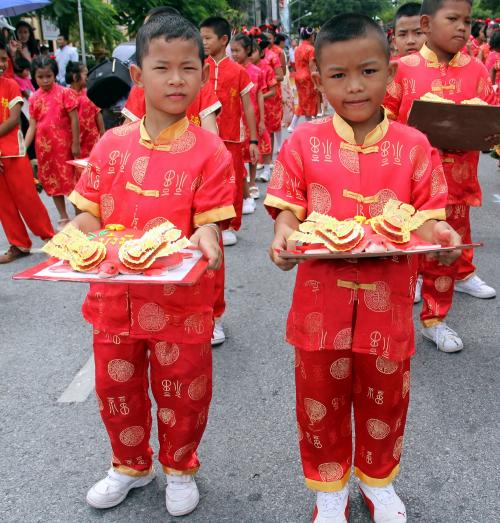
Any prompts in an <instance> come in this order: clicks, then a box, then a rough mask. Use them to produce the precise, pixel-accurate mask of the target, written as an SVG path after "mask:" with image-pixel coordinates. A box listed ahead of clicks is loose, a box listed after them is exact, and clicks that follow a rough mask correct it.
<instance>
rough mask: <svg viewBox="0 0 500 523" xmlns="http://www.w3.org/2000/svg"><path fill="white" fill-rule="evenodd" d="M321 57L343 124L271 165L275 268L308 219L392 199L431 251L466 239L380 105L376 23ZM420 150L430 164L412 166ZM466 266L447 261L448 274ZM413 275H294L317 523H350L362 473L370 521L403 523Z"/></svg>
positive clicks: (357, 271)
mask: <svg viewBox="0 0 500 523" xmlns="http://www.w3.org/2000/svg"><path fill="white" fill-rule="evenodd" d="M315 47H316V49H315V54H316V60H317V66H318V71H317V72H316V73H315V74H314V77H313V78H314V82H315V84H316V86H317V88H318V89H319V91H321V92H324V93H325V94H326V96H327V98H328V101H329V102H330V104H331V105H332V106H333V108H334V109H335V115H334V116H333V118H331V117H330V118H323V119H319V120H316V121H315V122H313V123H305V124H303V125H301V126H300V127H299V128H298V129H297V130H296V131H295V132H294V133H293V134H292V136H291V137H290V138H289V139H288V141H287V142H286V143H285V144H284V146H283V147H282V150H281V152H280V155H279V157H278V159H277V160H276V162H275V167H274V172H273V176H272V178H271V181H270V183H269V186H268V192H267V197H266V200H265V202H264V203H265V205H266V206H267V208H268V210H269V212H270V213H271V215H272V216H273V217H274V218H275V220H276V221H275V225H274V230H275V237H274V241H273V243H272V246H271V249H270V255H271V258H272V260H273V261H274V263H275V264H276V265H277V266H278V267H279V268H281V269H283V270H290V269H292V268H293V267H294V263H290V262H289V261H287V260H284V259H283V258H281V257H279V255H278V254H277V251H280V250H281V249H285V248H286V245H287V238H288V237H289V236H290V234H291V233H292V232H293V231H295V230H296V229H297V228H298V226H299V224H300V222H301V221H303V220H304V219H305V218H306V217H307V216H308V215H309V214H310V213H312V212H314V211H316V212H319V213H323V214H328V215H330V216H333V217H335V218H337V219H338V220H345V219H352V218H353V217H354V216H365V217H366V218H372V217H374V216H378V215H380V214H381V213H382V210H383V207H384V204H385V203H386V202H387V200H388V199H390V198H394V199H398V200H400V201H401V202H404V203H406V204H411V205H412V206H413V207H414V208H415V209H416V210H417V212H419V213H421V216H422V217H423V218H424V219H426V221H425V223H424V224H423V225H422V226H421V227H420V228H419V229H418V230H417V234H418V235H419V236H420V237H421V238H422V239H424V240H425V241H426V242H429V243H439V244H442V245H450V246H454V245H458V244H459V243H460V237H459V236H458V234H457V233H456V232H455V231H454V230H453V229H452V228H451V227H450V226H449V225H448V224H447V223H446V222H444V221H439V220H443V219H444V218H445V210H444V206H445V204H446V183H445V181H444V175H443V171H442V166H441V163H440V161H439V155H438V154H437V152H436V151H435V149H433V148H432V147H431V145H430V144H429V142H428V140H427V138H426V137H425V136H424V135H423V134H422V133H420V132H419V131H417V130H416V129H413V128H411V127H408V126H406V125H401V124H398V123H396V122H389V120H388V119H387V116H386V115H385V113H384V110H383V108H382V107H381V104H382V102H383V100H384V95H385V91H386V88H387V84H388V83H389V82H390V81H391V80H392V78H393V76H394V73H395V69H396V65H395V64H394V63H390V61H389V60H390V50H389V45H388V42H387V38H386V36H385V34H384V33H383V31H382V30H381V28H380V26H379V25H378V24H377V23H376V22H374V21H373V20H372V19H371V18H369V17H367V16H363V15H358V14H346V15H340V16H337V17H335V18H332V19H331V20H330V21H328V22H327V23H326V24H325V25H324V26H323V27H322V28H321V30H320V32H319V34H318V38H317V40H316V46H315ZM391 143H392V144H398V149H397V152H396V148H395V147H394V148H393V150H392V152H391V153H390V154H389V156H388V157H387V156H386V155H385V152H386V149H385V148H384V144H391ZM414 148H417V149H418V150H419V151H421V155H422V161H423V163H422V164H416V165H415V164H414V163H413V161H412V156H413V155H412V154H411V151H412V149H414ZM332 173H334V174H333V175H332ZM285 181H286V183H285ZM458 255H459V253H458V252H457V251H453V253H452V254H451V255H448V254H447V253H446V254H441V255H439V259H440V261H441V262H442V263H450V262H451V261H452V260H453V259H455V258H456V257H457V256H458ZM415 276H416V260H415V257H412V256H401V257H396V258H392V259H390V258H380V259H371V260H370V259H365V260H347V261H334V260H314V261H305V262H303V263H300V264H299V266H298V272H297V281H296V284H295V290H294V296H293V303H292V308H291V311H290V314H289V317H288V324H287V341H288V342H289V343H290V344H293V345H294V346H295V347H296V350H295V377H296V410H297V430H298V438H299V445H300V453H301V458H302V465H303V469H304V475H305V482H306V485H307V486H308V487H309V488H310V489H312V490H314V491H317V498H316V507H315V510H314V514H313V523H347V521H348V512H349V478H350V475H351V471H352V466H353V465H354V473H355V475H356V476H357V478H358V480H359V483H358V486H359V489H360V491H361V494H362V496H363V498H364V500H365V502H366V504H367V506H368V508H369V510H370V513H371V516H372V518H373V520H374V522H375V523H405V522H406V521H407V518H406V509H405V506H404V504H403V502H402V501H401V499H400V498H399V496H398V495H397V494H396V492H395V490H394V487H393V485H392V482H393V480H394V478H395V477H396V476H397V474H398V472H399V468H400V459H401V452H402V448H403V438H404V431H405V424H406V414H407V410H408V402H409V388H410V359H411V356H413V355H414V353H415V341H414V335H413V321H412V309H413V291H414V280H415ZM352 412H354V426H355V437H354V439H355V445H354V456H353V434H352V421H351V420H352Z"/></svg>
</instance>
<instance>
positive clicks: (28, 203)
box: [0, 77, 54, 251]
mask: <svg viewBox="0 0 500 523" xmlns="http://www.w3.org/2000/svg"><path fill="white" fill-rule="evenodd" d="M0 101H1V106H0V124H2V123H4V122H5V121H6V120H8V118H9V116H10V111H11V109H12V108H13V107H15V106H16V105H17V104H19V103H20V104H22V103H23V99H22V97H21V91H20V89H19V86H18V85H17V83H16V82H15V81H14V80H11V79H9V78H2V77H0ZM0 161H1V162H2V164H3V169H2V171H1V172H0V221H1V222H2V226H3V229H4V231H5V236H6V237H7V241H8V242H9V244H10V245H15V246H16V247H19V248H20V249H21V250H25V251H26V250H29V249H30V248H31V239H30V237H29V235H28V232H27V231H26V225H27V226H28V227H29V228H30V230H31V231H32V232H33V234H35V235H36V236H39V237H40V238H42V239H49V238H52V236H53V235H54V229H53V228H52V225H51V223H50V218H49V215H48V213H47V209H46V208H45V206H44V205H43V203H42V201H41V200H40V197H39V196H38V193H37V192H36V190H35V185H34V183H33V170H32V168H31V164H30V162H29V159H28V157H27V156H26V148H25V146H24V139H23V135H22V133H21V129H20V127H19V125H16V126H15V127H14V128H13V129H12V130H11V131H9V132H8V133H6V134H4V135H3V136H0ZM21 217H22V218H21ZM23 219H24V221H23ZM24 222H26V225H25V224H24Z"/></svg>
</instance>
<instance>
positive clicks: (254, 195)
mask: <svg viewBox="0 0 500 523" xmlns="http://www.w3.org/2000/svg"><path fill="white" fill-rule="evenodd" d="M248 193H249V194H250V196H251V197H252V198H253V199H254V200H258V199H259V198H260V190H259V188H258V187H257V186H256V185H253V186H252V187H249V188H248Z"/></svg>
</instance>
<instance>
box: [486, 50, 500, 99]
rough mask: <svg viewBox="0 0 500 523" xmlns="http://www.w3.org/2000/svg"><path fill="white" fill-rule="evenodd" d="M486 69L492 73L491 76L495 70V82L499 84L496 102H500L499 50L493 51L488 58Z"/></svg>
mask: <svg viewBox="0 0 500 523" xmlns="http://www.w3.org/2000/svg"><path fill="white" fill-rule="evenodd" d="M485 66H486V69H488V72H489V73H490V78H491V74H492V71H493V70H495V71H496V73H495V84H496V86H497V92H496V97H497V99H496V103H497V104H500V53H499V52H498V51H491V52H490V54H489V55H488V58H487V59H486V63H485Z"/></svg>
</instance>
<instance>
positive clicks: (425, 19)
mask: <svg viewBox="0 0 500 523" xmlns="http://www.w3.org/2000/svg"><path fill="white" fill-rule="evenodd" d="M420 28H421V29H422V32H424V33H425V34H427V33H429V32H430V28H431V17H430V15H422V16H421V17H420Z"/></svg>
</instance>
